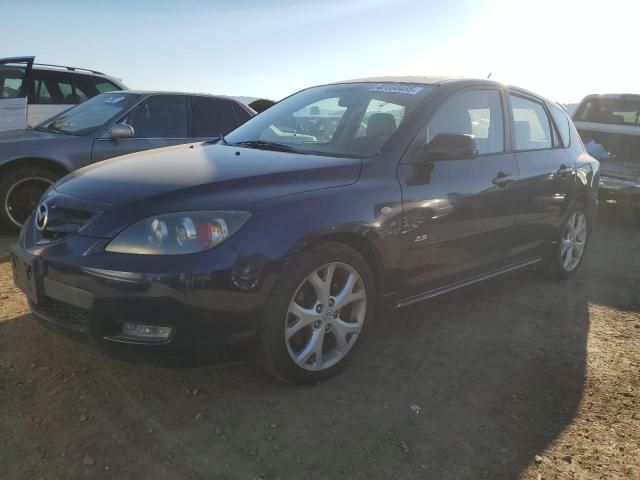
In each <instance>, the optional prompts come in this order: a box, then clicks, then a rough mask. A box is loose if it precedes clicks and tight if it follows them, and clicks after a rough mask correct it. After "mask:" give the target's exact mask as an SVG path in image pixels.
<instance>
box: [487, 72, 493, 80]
mask: <svg viewBox="0 0 640 480" xmlns="http://www.w3.org/2000/svg"><path fill="white" fill-rule="evenodd" d="M492 73H493V72H489V75H487V80H489V79H490V78H491V74H492Z"/></svg>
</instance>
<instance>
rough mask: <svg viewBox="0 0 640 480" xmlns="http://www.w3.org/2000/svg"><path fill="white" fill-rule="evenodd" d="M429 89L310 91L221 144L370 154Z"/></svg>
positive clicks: (363, 86)
mask: <svg viewBox="0 0 640 480" xmlns="http://www.w3.org/2000/svg"><path fill="white" fill-rule="evenodd" d="M433 88H434V87H433V86H430V85H414V84H405V83H352V84H338V85H326V86H322V87H315V88H310V89H308V90H304V91H302V92H300V93H297V94H295V95H293V96H291V97H289V98H287V99H285V100H283V101H281V102H279V103H277V104H275V105H274V106H272V107H271V108H269V109H268V110H266V111H265V112H263V113H261V114H260V115H258V116H257V117H255V118H252V119H251V120H249V121H248V122H247V123H245V124H244V125H242V126H240V127H239V128H237V129H236V130H234V131H233V132H231V133H230V134H229V135H228V136H227V138H226V141H227V142H228V143H231V144H237V145H239V146H246V147H249V148H271V147H273V148H274V149H275V148H278V147H283V149H286V150H290V151H295V152H297V153H307V154H314V155H328V156H347V157H366V156H371V155H375V154H376V153H377V152H378V151H379V150H380V149H381V148H382V147H383V146H384V145H385V144H386V143H387V141H388V140H389V138H391V136H392V135H393V134H394V133H395V132H396V130H398V129H400V128H402V126H403V122H404V121H405V119H406V118H407V116H408V115H409V114H410V113H411V112H412V111H414V110H415V109H416V108H417V106H418V105H419V104H420V103H421V102H422V100H423V99H424V98H425V97H426V96H427V95H428V94H429V93H430V92H431V91H432V90H433Z"/></svg>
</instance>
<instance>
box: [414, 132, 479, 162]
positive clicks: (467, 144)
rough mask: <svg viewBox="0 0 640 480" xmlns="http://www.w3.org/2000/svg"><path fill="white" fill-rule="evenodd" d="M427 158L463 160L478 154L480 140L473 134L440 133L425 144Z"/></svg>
mask: <svg viewBox="0 0 640 480" xmlns="http://www.w3.org/2000/svg"><path fill="white" fill-rule="evenodd" d="M424 152H425V158H426V159H427V160H462V159H467V158H476V157H477V156H478V142H477V141H476V139H475V137H474V136H473V135H468V134H460V133H439V134H438V135H436V136H435V137H434V138H433V139H432V140H431V141H430V142H429V143H428V144H427V145H426V146H425V150H424Z"/></svg>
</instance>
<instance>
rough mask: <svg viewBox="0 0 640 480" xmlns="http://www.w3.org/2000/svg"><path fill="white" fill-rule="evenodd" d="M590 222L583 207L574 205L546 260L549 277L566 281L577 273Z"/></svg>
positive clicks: (588, 233) (584, 248)
mask: <svg viewBox="0 0 640 480" xmlns="http://www.w3.org/2000/svg"><path fill="white" fill-rule="evenodd" d="M590 222H591V218H590V217H589V215H588V212H587V209H586V208H585V206H584V205H583V204H581V203H576V204H575V205H574V207H573V208H572V209H571V210H570V211H569V213H568V214H567V218H566V219H565V221H564V223H563V225H562V228H561V229H560V233H559V238H558V241H557V244H556V245H554V246H553V248H552V250H551V252H550V255H549V258H548V260H547V262H548V265H547V266H548V269H547V270H548V273H549V274H550V276H551V277H553V278H557V279H566V278H569V277H571V276H573V275H575V273H576V272H577V271H578V268H580V265H582V262H583V260H584V254H585V251H586V249H587V243H588V241H589V237H590V231H591V225H590ZM572 232H573V233H572ZM569 255H570V256H571V257H569ZM569 258H570V259H569Z"/></svg>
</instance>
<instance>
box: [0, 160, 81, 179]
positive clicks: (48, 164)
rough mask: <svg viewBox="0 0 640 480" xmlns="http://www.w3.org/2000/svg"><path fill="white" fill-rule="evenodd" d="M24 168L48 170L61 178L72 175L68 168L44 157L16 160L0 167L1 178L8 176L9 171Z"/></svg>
mask: <svg viewBox="0 0 640 480" xmlns="http://www.w3.org/2000/svg"><path fill="white" fill-rule="evenodd" d="M23 167H39V168H46V169H48V170H51V171H52V172H55V173H56V174H58V175H60V177H64V176H65V175H66V174H68V173H70V172H71V170H69V169H68V168H67V167H65V166H64V165H63V164H62V163H60V162H58V161H56V160H52V159H50V158H44V157H23V158H15V159H13V160H10V161H8V162H5V163H3V164H2V165H0V176H1V175H3V174H6V172H8V171H9V170H14V169H18V168H23Z"/></svg>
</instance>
